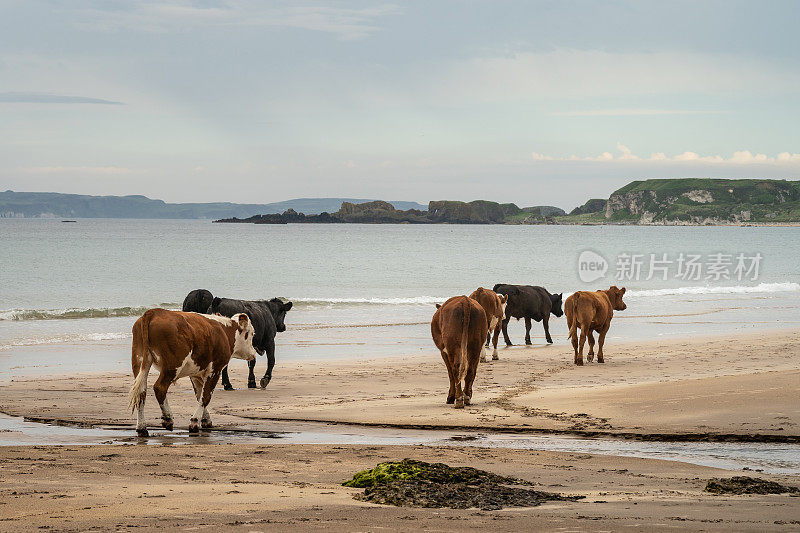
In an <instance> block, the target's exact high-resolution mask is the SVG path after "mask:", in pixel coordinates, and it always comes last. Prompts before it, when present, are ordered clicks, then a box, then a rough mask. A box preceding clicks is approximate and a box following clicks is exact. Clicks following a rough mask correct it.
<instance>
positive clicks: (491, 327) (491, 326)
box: [489, 316, 499, 331]
mask: <svg viewBox="0 0 800 533" xmlns="http://www.w3.org/2000/svg"><path fill="white" fill-rule="evenodd" d="M498 320H499V319H498V318H497V317H496V316H493V317H492V321H491V322H489V331H494V328H495V326H497V322H498Z"/></svg>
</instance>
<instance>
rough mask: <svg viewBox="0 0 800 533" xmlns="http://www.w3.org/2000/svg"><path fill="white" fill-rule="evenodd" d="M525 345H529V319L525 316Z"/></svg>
mask: <svg viewBox="0 0 800 533" xmlns="http://www.w3.org/2000/svg"><path fill="white" fill-rule="evenodd" d="M525 344H527V345H528V346H530V345H531V319H530V317H527V316H526V317H525Z"/></svg>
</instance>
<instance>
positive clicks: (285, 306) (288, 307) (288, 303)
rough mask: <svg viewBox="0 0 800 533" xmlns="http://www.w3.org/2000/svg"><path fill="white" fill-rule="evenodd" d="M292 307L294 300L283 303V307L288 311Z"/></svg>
mask: <svg viewBox="0 0 800 533" xmlns="http://www.w3.org/2000/svg"><path fill="white" fill-rule="evenodd" d="M291 308H292V302H286V303H285V304H283V309H284V310H285V311H288V310H289V309H291Z"/></svg>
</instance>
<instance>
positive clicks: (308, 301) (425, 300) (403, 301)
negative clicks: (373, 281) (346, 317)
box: [290, 296, 449, 305]
mask: <svg viewBox="0 0 800 533" xmlns="http://www.w3.org/2000/svg"><path fill="white" fill-rule="evenodd" d="M448 298H449V296H442V297H437V296H411V297H406V298H290V300H291V301H292V302H293V303H294V304H298V303H300V304H305V305H334V304H353V305H358V304H378V305H432V304H436V303H442V302H444V301H445V300H447V299H448Z"/></svg>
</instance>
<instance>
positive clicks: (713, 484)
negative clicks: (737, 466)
mask: <svg viewBox="0 0 800 533" xmlns="http://www.w3.org/2000/svg"><path fill="white" fill-rule="evenodd" d="M706 492H710V493H712V494H786V493H790V494H792V495H795V496H800V488H798V487H790V486H788V485H781V484H780V483H776V482H774V481H769V480H766V479H758V478H754V477H748V476H734V477H729V478H712V479H709V480H708V483H707V484H706Z"/></svg>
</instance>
